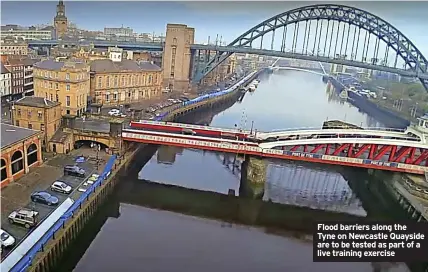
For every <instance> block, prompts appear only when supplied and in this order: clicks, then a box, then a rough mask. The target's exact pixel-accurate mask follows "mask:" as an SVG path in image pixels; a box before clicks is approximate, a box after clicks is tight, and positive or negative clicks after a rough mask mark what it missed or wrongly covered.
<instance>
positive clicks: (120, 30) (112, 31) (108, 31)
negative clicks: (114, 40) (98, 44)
mask: <svg viewBox="0 0 428 272" xmlns="http://www.w3.org/2000/svg"><path fill="white" fill-rule="evenodd" d="M133 34H134V30H133V29H132V28H129V27H123V26H122V27H105V28H104V35H106V36H125V37H132V36H133Z"/></svg>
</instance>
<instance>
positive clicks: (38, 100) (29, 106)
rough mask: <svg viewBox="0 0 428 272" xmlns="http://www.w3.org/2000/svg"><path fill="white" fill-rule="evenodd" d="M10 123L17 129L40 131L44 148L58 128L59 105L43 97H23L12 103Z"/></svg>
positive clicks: (59, 120)
mask: <svg viewBox="0 0 428 272" xmlns="http://www.w3.org/2000/svg"><path fill="white" fill-rule="evenodd" d="M12 121H13V124H14V125H16V126H18V127H24V128H29V129H36V130H40V131H42V132H43V135H42V137H41V140H42V146H43V147H46V146H47V143H48V142H49V140H50V139H51V138H52V136H53V135H54V134H55V132H56V131H57V130H58V129H59V128H60V125H61V104H60V103H59V102H56V101H50V100H47V99H46V98H43V97H34V96H26V97H23V98H21V99H19V100H17V101H16V102H15V103H14V106H13V111H12Z"/></svg>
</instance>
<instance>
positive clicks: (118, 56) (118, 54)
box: [108, 47, 123, 61]
mask: <svg viewBox="0 0 428 272" xmlns="http://www.w3.org/2000/svg"><path fill="white" fill-rule="evenodd" d="M108 55H109V59H111V60H112V61H122V55H123V49H122V48H117V47H109V48H108Z"/></svg>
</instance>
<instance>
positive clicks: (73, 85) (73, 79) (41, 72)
mask: <svg viewBox="0 0 428 272" xmlns="http://www.w3.org/2000/svg"><path fill="white" fill-rule="evenodd" d="M33 74H34V95H35V96H37V97H42V98H45V99H47V100H50V101H55V102H59V103H61V108H62V115H74V116H80V115H82V114H83V113H84V112H85V111H86V107H87V101H88V96H89V90H90V83H89V80H90V77H89V66H88V65H87V64H86V63H83V62H81V61H73V60H67V61H55V60H51V59H49V60H44V61H41V62H38V63H36V64H34V71H33Z"/></svg>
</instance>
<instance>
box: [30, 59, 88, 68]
mask: <svg viewBox="0 0 428 272" xmlns="http://www.w3.org/2000/svg"><path fill="white" fill-rule="evenodd" d="M66 64H73V65H74V66H75V67H76V68H84V67H85V66H86V64H85V63H83V62H74V61H73V62H72V61H67V62H63V61H55V60H53V59H47V60H43V61H40V62H37V63H36V64H34V67H36V68H41V69H46V70H61V68H63V67H64V66H65V65H66Z"/></svg>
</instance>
